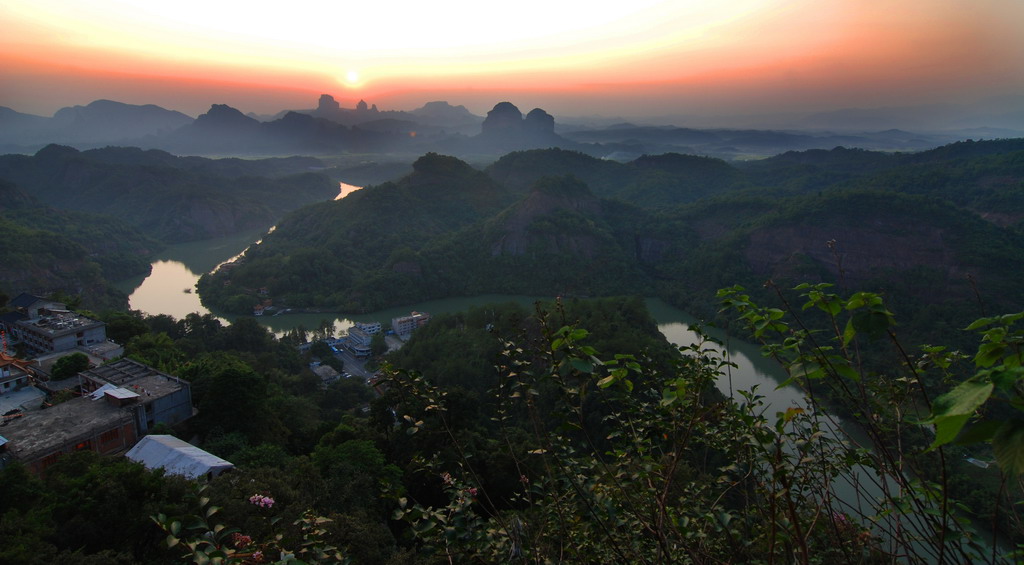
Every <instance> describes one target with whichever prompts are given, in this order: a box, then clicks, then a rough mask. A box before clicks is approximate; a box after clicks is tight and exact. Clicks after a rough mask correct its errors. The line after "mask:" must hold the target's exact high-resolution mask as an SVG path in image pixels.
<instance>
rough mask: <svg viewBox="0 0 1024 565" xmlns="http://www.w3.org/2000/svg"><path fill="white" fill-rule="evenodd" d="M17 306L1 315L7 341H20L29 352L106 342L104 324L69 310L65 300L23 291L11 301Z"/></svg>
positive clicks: (47, 351)
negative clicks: (48, 298)
mask: <svg viewBox="0 0 1024 565" xmlns="http://www.w3.org/2000/svg"><path fill="white" fill-rule="evenodd" d="M9 304H10V306H13V307H14V308H15V309H16V310H15V311H14V312H10V313H7V314H5V315H4V316H2V317H0V331H2V332H4V336H3V338H4V339H5V341H6V342H7V343H8V344H9V345H15V344H19V343H20V344H23V345H24V347H25V348H26V349H27V350H28V351H29V353H31V354H32V355H43V354H46V353H52V352H55V351H67V350H69V349H74V348H76V347H83V348H84V347H89V346H94V345H97V344H102V343H106V341H107V327H106V324H105V323H103V322H100V321H97V320H93V319H90V318H86V317H85V316H82V315H80V314H78V313H75V312H72V311H70V310H68V309H67V308H66V307H65V306H64V304H61V303H59V302H54V301H52V300H46V299H43V298H40V297H38V296H34V295H31V294H26V293H22V294H20V295H18V296H17V297H15V299H14V300H11V301H10V303H9Z"/></svg>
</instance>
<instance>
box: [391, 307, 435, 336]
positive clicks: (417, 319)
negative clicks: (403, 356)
mask: <svg viewBox="0 0 1024 565" xmlns="http://www.w3.org/2000/svg"><path fill="white" fill-rule="evenodd" d="M429 321H430V314H427V313H426V312H412V313H411V314H409V315H408V316H401V317H398V318H391V330H392V331H394V332H395V333H396V334H398V335H399V336H403V337H404V336H408V335H410V334H411V333H412V332H414V331H416V328H418V327H420V326H422V325H423V324H426V323H427V322H429Z"/></svg>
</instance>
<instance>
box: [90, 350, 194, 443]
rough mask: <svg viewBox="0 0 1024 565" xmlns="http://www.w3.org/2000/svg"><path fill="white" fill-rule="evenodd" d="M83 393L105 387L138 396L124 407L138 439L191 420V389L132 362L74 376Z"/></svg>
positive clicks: (184, 382)
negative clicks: (160, 427)
mask: <svg viewBox="0 0 1024 565" xmlns="http://www.w3.org/2000/svg"><path fill="white" fill-rule="evenodd" d="M78 375H79V377H80V378H81V387H82V392H83V393H89V392H93V391H96V390H98V389H100V388H102V387H104V386H106V385H112V386H113V387H117V388H121V389H125V390H128V391H130V392H133V393H135V394H136V395H138V398H137V399H136V400H133V401H132V402H131V403H129V404H130V406H128V407H127V408H128V410H130V411H131V412H132V415H133V417H134V419H135V425H136V429H137V430H138V432H139V436H143V435H146V434H147V433H149V431H150V430H152V429H153V427H154V426H156V425H157V424H167V425H169V426H173V425H174V424H177V423H179V422H182V421H184V420H187V419H188V418H191V417H192V389H191V385H190V384H189V382H188V381H185V380H182V379H179V378H178V377H174V376H171V375H168V374H166V373H162V372H160V371H157V370H156V369H154V368H152V367H150V366H148V365H143V364H142V363H139V362H138V361H135V360H132V359H120V360H118V361H115V362H113V363H111V364H109V365H100V366H99V367H94V368H92V369H88V370H86V371H82V372H81V373H79V374H78Z"/></svg>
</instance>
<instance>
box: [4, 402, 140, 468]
mask: <svg viewBox="0 0 1024 565" xmlns="http://www.w3.org/2000/svg"><path fill="white" fill-rule="evenodd" d="M131 421H132V416H131V414H130V413H129V412H127V411H125V410H123V409H121V408H118V407H117V406H113V405H112V404H110V403H109V402H107V401H106V400H104V399H103V398H100V399H98V400H93V399H92V398H89V397H88V396H83V397H80V398H72V399H71V400H68V401H67V402H62V403H60V404H57V405H56V406H52V407H50V408H47V409H45V410H34V411H31V412H24V413H23V415H22V416H21V417H20V418H15V419H12V420H8V421H7V423H6V424H4V425H3V426H0V434H2V435H3V436H4V437H5V438H7V440H8V441H9V443H8V445H7V450H8V451H9V452H11V453H12V454H14V456H15V457H17V458H19V459H22V460H30V459H33V458H35V457H38V456H41V455H43V454H44V453H46V452H48V451H51V450H52V449H53V446H54V445H66V444H68V443H74V441H75V440H77V438H79V437H81V438H82V439H87V438H89V437H91V436H92V435H93V431H94V430H95V429H96V428H99V427H105V428H112V427H115V426H116V425H118V424H121V423H125V424H127V423H130V422H131Z"/></svg>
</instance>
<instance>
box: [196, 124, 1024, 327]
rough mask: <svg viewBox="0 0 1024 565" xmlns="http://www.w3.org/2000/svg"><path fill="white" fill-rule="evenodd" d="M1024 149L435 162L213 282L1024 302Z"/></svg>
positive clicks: (524, 155) (318, 288) (245, 293)
mask: <svg viewBox="0 0 1024 565" xmlns="http://www.w3.org/2000/svg"><path fill="white" fill-rule="evenodd" d="M1022 160H1024V142H1022V141H1021V140H1008V141H992V142H964V143H958V144H954V145H952V146H948V147H943V148H939V149H937V150H935V151H934V152H926V153H922V154H914V155H909V154H908V155H900V154H896V155H893V154H883V153H871V152H866V151H859V150H847V149H842V148H837V149H835V150H833V151H827V152H808V153H807V154H787V155H785V156H780V157H779V158H777V159H772V160H767V161H766V162H759V163H756V164H751V165H746V166H743V167H738V166H734V165H730V164H728V163H725V162H723V161H719V160H715V159H707V158H702V157H692V156H682V155H663V156H658V157H644V158H641V159H638V160H636V161H633V162H630V163H625V164H621V163H613V162H609V161H601V160H597V159H592V158H590V157H587V156H585V155H582V154H579V153H574V152H566V151H562V150H544V151H525V152H517V153H513V154H510V155H507V156H506V157H504V158H502V159H501V160H499V161H498V162H496V163H495V164H494V165H492V166H491V167H489V168H488V169H487V170H486V171H485V172H486V174H484V173H482V172H479V171H476V170H474V169H472V168H471V167H469V166H468V165H466V164H465V163H462V162H461V161H459V160H457V159H454V158H451V157H442V156H438V155H428V156H426V157H424V158H422V159H421V160H420V162H418V163H417V166H416V167H415V169H416V170H415V172H414V173H413V174H412V175H410V176H408V177H406V178H404V179H402V180H400V181H398V182H395V183H386V184H384V185H380V186H376V187H368V188H365V189H363V190H362V191H359V192H357V193H355V194H353V195H352V196H350V197H348V198H346V199H343V200H341V201H337V202H329V203H323V204H318V205H314V206H310V207H307V208H304V209H301V210H298V211H296V212H295V213H293V214H291V215H290V216H289V217H288V218H287V219H286V220H285V221H282V222H281V223H280V224H279V227H278V229H277V231H275V232H274V233H273V234H271V235H270V236H268V237H267V238H266V239H265V240H264V242H263V243H262V244H261V245H260V246H258V247H257V248H255V249H253V250H252V251H251V252H249V253H248V254H247V255H246V257H245V259H244V260H243V261H241V262H239V263H238V264H237V265H235V266H234V267H233V268H231V269H230V270H225V271H223V272H221V273H219V274H217V275H215V276H207V277H204V279H203V281H201V284H200V289H201V292H202V295H203V299H204V300H205V301H207V303H209V304H211V305H213V306H216V307H220V308H226V309H228V310H232V311H236V312H245V311H248V309H250V308H251V307H252V305H253V304H255V303H256V299H255V294H254V293H255V289H258V288H262V287H266V288H267V289H268V290H269V291H270V294H271V295H272V297H273V298H274V300H275V304H280V305H288V306H293V307H320V308H330V309H338V310H343V311H371V310H375V309H378V308H381V307H384V306H389V305H397V304H402V303H409V302H413V301H418V300H423V299H430V298H438V297H444V296H452V295H471V294H477V293H524V294H534V295H552V296H553V295H556V294H566V295H576V296H581V295H588V296H596V295H608V294H621V293H646V294H657V295H659V296H662V297H664V298H665V299H667V300H669V301H670V302H672V303H674V304H676V305H679V306H682V307H684V308H688V309H691V310H694V311H696V312H699V313H709V312H710V311H711V308H710V305H709V302H710V300H711V297H713V296H714V291H715V290H716V289H717V288H720V287H722V286H728V285H731V284H735V283H742V284H747V285H751V286H753V287H760V286H761V283H763V282H764V281H765V280H766V279H769V278H771V279H773V280H775V281H777V282H779V283H780V284H788V283H789V282H800V281H811V282H815V281H830V282H839V283H843V282H847V283H856V284H863V285H867V288H869V289H877V290H883V291H886V292H890V293H893V294H895V295H898V296H899V297H900V298H901V299H906V300H908V301H910V302H911V303H913V304H917V305H921V306H922V307H924V306H927V307H929V308H931V309H932V311H935V312H937V313H936V314H935V316H937V317H941V316H948V315H952V314H951V313H950V312H952V311H953V310H957V309H960V310H967V309H971V308H974V306H976V305H978V304H979V299H978V296H980V300H981V303H982V304H985V305H987V307H989V308H996V307H1014V306H1016V307H1018V308H1019V305H1021V304H1024V300H1022V295H1021V291H1020V290H1019V289H1017V285H1016V284H1015V283H1014V282H1013V280H1014V277H1015V276H1016V274H1017V273H1020V272H1022V270H1021V267H1022V266H1024V265H1022V264H1021V261H1022V258H1024V241H1022V238H1021V220H1022V218H1024V214H1022V213H1021V211H1022V210H1024V208H1022V206H1021V204H1022V203H1024V200H1022V195H1024V189H1022V180H1024V168H1022V166H1021V162H1022ZM832 241H834V243H833V244H831V247H829V246H828V244H829V242H832ZM228 281H230V283H228ZM922 283H926V284H927V285H928V288H929V292H927V293H922V292H920V291H919V288H920V284H922ZM975 290H976V291H977V293H978V294H977V295H976V294H975ZM951 304H956V305H957V306H955V307H954V306H950V305H951ZM935 309H938V310H935ZM970 314H971V315H976V314H978V311H977V309H974V310H972V311H971V313H970Z"/></svg>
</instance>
